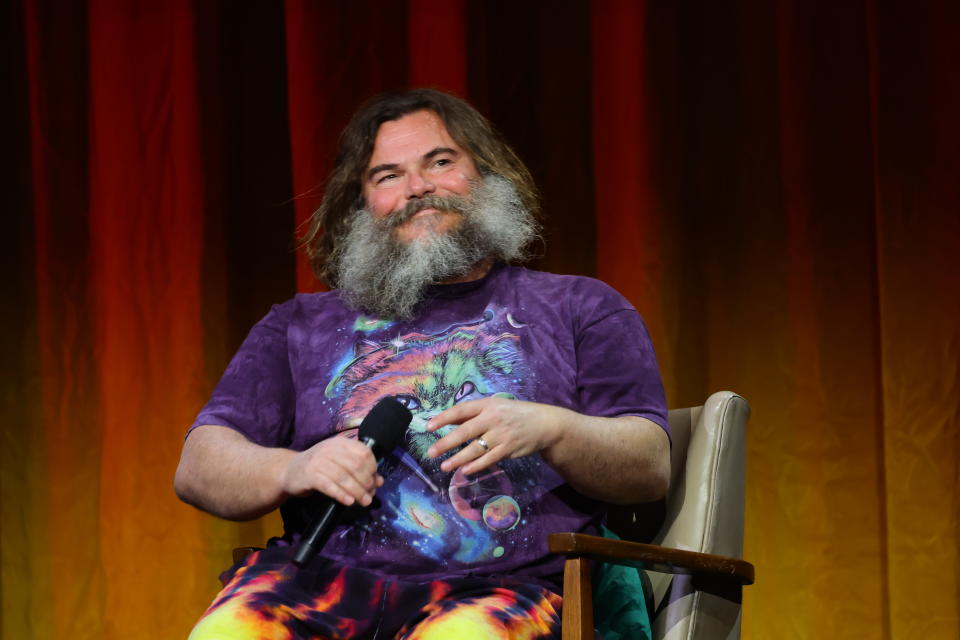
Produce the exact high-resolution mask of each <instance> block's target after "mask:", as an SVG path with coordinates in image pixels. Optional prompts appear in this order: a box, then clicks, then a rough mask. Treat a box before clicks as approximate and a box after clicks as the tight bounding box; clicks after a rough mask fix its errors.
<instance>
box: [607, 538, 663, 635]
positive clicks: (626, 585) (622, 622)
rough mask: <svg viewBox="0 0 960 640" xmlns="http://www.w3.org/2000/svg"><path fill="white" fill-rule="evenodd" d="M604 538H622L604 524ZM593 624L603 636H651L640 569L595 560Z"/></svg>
mask: <svg viewBox="0 0 960 640" xmlns="http://www.w3.org/2000/svg"><path fill="white" fill-rule="evenodd" d="M601 534H602V535H603V537H604V538H612V539H614V540H619V539H620V537H619V536H617V534H615V533H614V532H613V531H611V530H610V529H607V528H606V527H603V529H602V530H601ZM593 613H594V618H593V619H594V624H595V625H596V628H597V631H599V632H600V637H601V638H603V640H650V638H652V637H653V632H652V631H651V629H650V615H649V612H648V611H647V598H646V595H645V592H644V589H643V582H642V581H641V580H640V572H639V570H638V569H635V568H633V567H626V566H623V565H619V564H613V563H612V562H596V563H594V573H593Z"/></svg>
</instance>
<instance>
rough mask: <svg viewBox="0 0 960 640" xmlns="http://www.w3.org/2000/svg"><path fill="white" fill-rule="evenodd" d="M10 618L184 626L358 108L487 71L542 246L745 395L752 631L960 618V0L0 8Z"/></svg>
mask: <svg viewBox="0 0 960 640" xmlns="http://www.w3.org/2000/svg"><path fill="white" fill-rule="evenodd" d="M0 11H2V12H3V14H2V18H3V19H2V20H0V40H2V41H3V42H4V51H5V53H6V54H7V59H8V60H9V61H10V64H8V65H5V66H4V68H3V69H2V71H0V73H2V74H3V75H2V81H3V83H4V85H5V89H6V90H5V94H6V95H8V96H10V97H11V99H10V100H9V101H8V104H7V111H8V112H7V113H6V114H5V115H6V116H7V117H5V118H2V119H0V120H2V122H0V132H2V134H0V136H2V137H0V142H2V143H3V148H4V149H5V150H6V153H4V154H2V157H3V163H4V164H3V166H2V170H0V181H2V187H0V198H2V205H0V206H2V207H3V210H4V211H5V212H8V214H11V215H8V216H5V217H7V218H8V219H9V220H10V222H9V223H8V224H7V225H5V229H6V230H7V233H8V242H7V248H6V250H5V251H3V252H0V254H2V258H0V259H2V260H3V267H4V269H3V272H4V273H5V274H7V282H8V286H7V287H4V289H3V294H2V295H3V298H2V300H3V308H4V317H3V321H2V323H3V324H2V326H3V331H2V332H0V336H2V337H0V349H2V352H0V355H2V358H3V362H4V370H3V374H2V379H3V407H4V409H3V419H2V426H0V429H2V440H0V516H2V527H0V553H2V570H0V607H2V610H0V632H2V637H4V638H49V637H72V638H98V639H99V638H125V639H126V638H140V637H142V638H153V637H185V636H186V634H187V633H188V631H189V629H190V627H191V626H192V624H193V623H194V622H195V621H196V619H197V618H198V617H199V616H200V615H201V614H202V612H203V610H204V608H205V607H206V606H207V605H208V604H209V602H210V601H211V599H212V598H213V596H214V594H215V593H216V591H217V589H218V582H217V574H218V573H219V572H220V571H222V570H223V569H225V568H226V567H227V565H228V564H229V556H230V549H231V548H232V547H233V546H237V545H241V544H262V543H263V542H264V541H265V540H266V539H267V538H268V537H270V536H272V535H277V534H279V533H280V529H279V521H278V518H277V517H276V516H268V517H266V518H263V519H260V520H257V521H254V522H249V523H228V522H223V521H219V520H217V519H215V518H213V517H211V516H208V515H205V514H203V513H200V512H199V511H197V510H195V509H193V508H192V507H189V506H187V505H184V504H182V503H180V502H179V501H178V500H177V499H176V497H175V496H174V494H173V489H172V478H173V472H174V469H175V467H176V464H177V460H178V456H179V450H180V446H181V443H182V439H183V435H184V433H185V431H186V429H187V427H188V426H189V425H190V424H191V422H192V420H193V417H194V416H195V415H196V413H197V411H198V410H199V408H200V407H201V406H202V404H203V403H204V401H205V399H206V398H207V397H208V395H209V393H210V390H211V389H212V387H213V385H214V384H215V383H216V381H217V380H218V378H219V376H220V374H221V373H222V371H223V369H224V367H225V366H226V363H227V362H228V360H229V358H230V356H231V354H232V353H233V351H234V350H235V349H236V347H237V346H238V345H239V343H240V341H241V340H242V339H243V337H244V335H245V334H246V332H247V331H248V330H249V327H250V326H251V325H252V324H253V323H254V322H256V320H257V319H259V318H260V317H262V316H263V315H264V314H265V313H266V312H267V311H268V310H269V308H270V305H271V304H274V303H277V302H281V301H282V300H284V299H286V298H288V297H290V296H291V295H293V294H294V293H295V292H297V291H315V290H320V289H322V288H323V287H322V285H321V284H320V283H318V282H316V281H315V280H314V279H313V278H312V275H311V274H310V271H309V269H308V267H307V265H306V262H305V261H304V260H303V258H302V257H301V256H299V255H298V254H297V253H296V244H297V237H298V236H299V234H300V233H302V228H301V225H302V223H303V221H304V220H305V219H306V217H307V216H309V214H310V212H311V211H312V210H313V209H314V208H315V207H316V205H317V203H318V201H319V197H320V195H321V194H322V189H323V180H324V177H325V174H326V172H327V171H328V170H329V167H330V165H331V163H332V160H333V153H334V145H335V143H336V137H337V134H338V132H339V130H340V128H341V127H342V126H343V125H344V124H345V123H346V121H347V119H348V118H349V116H350V114H351V113H352V112H353V110H354V109H355V107H356V106H357V104H358V103H360V102H361V101H363V100H364V99H367V98H369V97H371V96H372V95H375V94H377V93H380V92H383V91H389V90H396V89H401V88H404V87H408V86H424V85H427V86H436V87H440V88H444V89H446V90H448V91H451V92H453V93H455V94H457V95H461V96H464V97H466V98H468V99H469V100H470V101H471V102H473V103H474V104H476V105H477V106H478V108H480V109H481V111H483V112H484V113H485V114H486V115H487V116H488V117H490V118H491V120H492V121H493V122H494V123H495V124H496V126H497V127H498V128H499V129H500V130H501V131H502V132H503V133H504V135H505V136H506V137H507V138H508V139H509V140H510V141H511V142H512V143H513V144H514V145H515V147H516V149H517V150H518V152H519V154H520V155H521V157H523V158H524V160H525V161H527V163H528V164H529V165H530V167H531V170H532V171H533V173H534V176H535V178H536V179H537V181H538V184H539V185H540V187H541V189H542V191H543V202H544V235H545V238H546V243H545V245H544V247H545V248H544V249H542V252H541V255H540V256H539V257H538V258H537V259H536V260H535V262H534V266H536V267H539V268H545V269H548V270H551V271H559V272H567V273H578V274H582V275H588V276H594V277H599V278H601V279H603V280H605V281H606V282H608V283H610V284H611V285H613V286H615V287H616V288H617V289H618V290H620V291H621V292H622V293H623V294H624V295H625V296H626V297H627V298H628V299H630V300H631V302H632V303H633V304H634V305H635V306H636V307H637V308H638V309H639V310H640V311H641V313H642V314H643V315H644V317H645V319H646V321H647V323H648V326H649V328H650V332H651V335H652V336H653V340H654V343H655V346H656V348H657V351H658V355H659V359H660V362H661V368H662V372H663V375H664V381H665V383H666V387H667V393H668V399H669V402H670V405H671V406H673V407H680V406H690V405H695V404H699V403H701V402H702V401H703V400H704V399H705V398H706V396H707V395H708V394H709V393H710V392H712V391H716V390H720V389H732V390H735V391H738V392H739V393H741V394H743V395H744V396H745V397H746V398H747V399H748V400H749V401H750V403H751V405H752V407H753V416H752V418H751V422H750V424H749V426H748V455H747V483H748V493H747V516H746V518H747V519H746V544H745V550H744V555H745V557H746V558H747V559H749V560H750V561H752V562H753V563H754V564H755V565H756V567H757V583H756V584H755V585H753V586H751V587H748V588H747V589H746V591H745V596H744V609H743V636H744V637H745V638H758V639H759V638H769V637H778V638H779V637H785V638H814V637H818V638H819V637H850V636H855V637H862V638H865V639H872V638H877V639H889V638H897V639H899V638H945V639H946V638H956V637H958V636H960V619H958V602H960V527H958V520H960V489H958V488H960V366H958V362H960V186H958V185H960V179H958V177H960V167H958V161H957V156H958V149H960V124H958V116H957V114H958V113H960V88H958V84H957V82H956V81H955V78H954V76H955V75H956V74H955V71H954V69H953V65H954V62H955V61H956V60H958V59H960V44H958V39H957V38H956V37H955V35H954V34H955V33H956V32H957V30H958V27H960V10H958V8H957V6H956V5H955V4H953V3H948V2H945V1H943V2H937V1H933V0H931V1H928V2H919V3H881V2H877V1H876V0H865V1H864V2H860V3H830V2H819V1H818V2H801V1H800V0H778V1H777V2H773V3H768V2H756V1H751V0H737V1H735V2H730V3H712V4H706V5H704V4H703V3H695V2H690V1H687V0H682V1H680V2H673V3H658V2H642V1H639V0H637V1H631V0H606V1H603V2H592V3H591V2H586V1H585V0H569V1H564V2H551V3H541V2H524V1H521V2H517V1H512V2H506V1H505V0H490V1H487V2H479V1H475V2H467V1H466V0H457V1H443V0H405V1H397V2H378V1H374V0H361V1H357V2H349V3H348V2H335V1H316V2H315V1H306V0H288V1H287V2H285V3H230V2H226V1H224V0H205V1H203V2H200V1H199V0H171V1H170V2H164V3H151V2H142V1H138V0H86V1H82V2H70V3H59V2H54V1H53V0H15V1H14V2H10V3H5V5H4V7H3V8H2V9H0Z"/></svg>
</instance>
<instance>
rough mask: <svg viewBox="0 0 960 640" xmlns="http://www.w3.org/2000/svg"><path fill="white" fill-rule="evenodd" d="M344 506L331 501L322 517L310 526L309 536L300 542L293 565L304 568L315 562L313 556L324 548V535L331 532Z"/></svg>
mask: <svg viewBox="0 0 960 640" xmlns="http://www.w3.org/2000/svg"><path fill="white" fill-rule="evenodd" d="M342 506H343V505H342V504H340V503H339V502H337V501H335V500H332V499H331V500H330V504H328V505H327V508H326V509H324V510H323V513H322V514H320V517H319V518H317V519H316V520H314V521H313V524H312V525H311V526H310V531H308V532H307V535H306V536H305V537H304V538H303V540H301V541H300V546H299V547H297V552H296V553H295V554H294V556H293V563H294V564H295V565H297V566H298V567H302V566H303V565H305V564H307V563H308V562H310V561H311V560H313V556H315V555H316V554H317V551H319V550H320V547H322V546H323V544H322V542H323V540H322V539H323V537H324V534H325V533H326V532H327V531H329V530H330V527H331V525H332V524H333V521H334V519H335V518H336V517H337V516H338V515H339V514H340V507H342Z"/></svg>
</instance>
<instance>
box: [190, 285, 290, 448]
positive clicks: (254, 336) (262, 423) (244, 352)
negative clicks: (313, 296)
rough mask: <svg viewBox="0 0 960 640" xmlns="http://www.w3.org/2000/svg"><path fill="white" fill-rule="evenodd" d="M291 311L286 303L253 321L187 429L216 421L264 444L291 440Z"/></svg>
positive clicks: (284, 444) (273, 445)
mask: <svg viewBox="0 0 960 640" xmlns="http://www.w3.org/2000/svg"><path fill="white" fill-rule="evenodd" d="M290 314H291V310H290V303H286V304H283V305H275V306H274V307H273V308H272V309H271V310H270V312H269V313H268V314H267V315H266V316H265V317H264V318H263V319H262V320H261V321H260V322H258V323H257V324H256V325H254V327H253V329H251V330H250V333H249V334H248V335H247V337H246V339H245V340H244V341H243V344H241V345H240V349H239V350H238V351H237V353H236V354H235V355H234V356H233V359H232V360H231V361H230V365H229V366H228V367H227V370H226V371H225V372H224V374H223V377H222V378H221V379H220V382H219V383H218V384H217V386H216V388H215V389H214V391H213V395H212V396H211V397H210V401H209V402H207V404H206V406H204V407H203V409H202V410H201V411H200V414H199V415H198V416H197V419H196V420H195V421H194V423H193V425H192V426H191V427H190V431H192V430H193V429H195V428H196V427H198V426H200V425H207V424H209V425H219V426H223V427H229V428H231V429H234V430H236V431H239V432H240V433H242V434H243V435H244V436H246V437H247V439H248V440H250V441H251V442H254V443H256V444H259V445H262V446H265V447H280V446H287V445H288V444H289V442H290V438H291V436H292V430H293V420H294V414H295V400H294V398H295V395H294V389H293V381H292V376H291V373H290V358H289V355H288V349H287V328H288V326H289V324H290ZM188 433H189V432H188Z"/></svg>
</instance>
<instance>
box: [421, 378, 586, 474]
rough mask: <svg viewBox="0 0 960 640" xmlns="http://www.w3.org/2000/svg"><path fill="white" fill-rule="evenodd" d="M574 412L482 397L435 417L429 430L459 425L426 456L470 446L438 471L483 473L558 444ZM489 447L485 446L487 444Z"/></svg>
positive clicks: (431, 448)
mask: <svg viewBox="0 0 960 640" xmlns="http://www.w3.org/2000/svg"><path fill="white" fill-rule="evenodd" d="M569 413H570V412H569V411H568V410H567V409H563V408H561V407H553V406H550V405H545V404H538V403H535V402H523V401H521V400H510V399H507V398H493V397H491V398H483V399H482V400H471V401H469V402H464V403H462V404H458V405H456V406H454V407H451V408H450V409H447V410H446V411H442V412H440V413H438V414H437V415H435V416H434V417H433V418H431V419H430V421H429V422H428V423H427V430H428V431H431V432H432V431H436V430H437V429H440V428H442V427H445V426H448V425H459V426H458V427H456V428H455V429H454V430H453V431H451V432H450V433H448V434H447V435H445V436H443V437H442V438H440V439H439V440H437V441H436V442H435V443H433V445H432V446H431V447H430V449H428V450H427V455H429V456H430V457H431V458H436V457H438V456H441V455H443V454H444V453H446V452H448V451H451V450H453V449H456V448H457V447H459V446H460V445H462V444H466V446H464V447H463V449H461V450H460V451H458V452H457V453H456V454H455V455H453V456H451V457H450V458H449V459H447V460H444V461H443V463H442V464H441V465H440V468H441V469H442V470H444V471H455V470H457V469H459V468H461V467H462V468H463V472H464V473H466V474H468V475H469V474H473V473H476V472H478V471H482V470H483V469H486V468H487V467H490V466H493V465H494V464H496V463H498V462H500V461H501V460H504V459H506V458H521V457H523V456H528V455H530V454H532V453H536V452H537V451H542V450H543V449H547V448H549V447H551V446H553V445H554V444H556V443H557V442H558V441H559V440H560V438H561V437H562V433H563V425H564V424H565V422H566V418H568V417H569V415H568V414H569ZM484 445H486V446H484Z"/></svg>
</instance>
